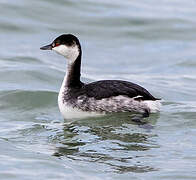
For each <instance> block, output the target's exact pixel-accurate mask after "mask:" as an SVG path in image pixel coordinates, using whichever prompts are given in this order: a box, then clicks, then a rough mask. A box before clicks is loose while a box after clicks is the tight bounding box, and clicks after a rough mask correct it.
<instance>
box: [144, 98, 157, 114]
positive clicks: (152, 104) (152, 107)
mask: <svg viewBox="0 0 196 180" xmlns="http://www.w3.org/2000/svg"><path fill="white" fill-rule="evenodd" d="M144 103H145V104H146V105H147V106H148V108H149V109H150V112H151V113H156V112H159V111H160V108H161V103H160V101H159V100H157V101H150V100H146V101H144Z"/></svg>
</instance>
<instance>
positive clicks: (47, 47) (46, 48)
mask: <svg viewBox="0 0 196 180" xmlns="http://www.w3.org/2000/svg"><path fill="white" fill-rule="evenodd" d="M40 49H41V50H52V44H49V45H46V46H43V47H40Z"/></svg>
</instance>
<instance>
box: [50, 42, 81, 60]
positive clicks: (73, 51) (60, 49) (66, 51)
mask: <svg viewBox="0 0 196 180" xmlns="http://www.w3.org/2000/svg"><path fill="white" fill-rule="evenodd" d="M52 50H54V51H55V52H57V53H58V54H61V55H63V56H64V57H65V58H66V59H67V60H68V64H72V63H73V62H74V61H75V60H76V59H77V57H78V56H79V54H80V50H79V49H78V46H77V45H76V44H75V45H73V46H66V45H59V46H56V47H54V48H52Z"/></svg>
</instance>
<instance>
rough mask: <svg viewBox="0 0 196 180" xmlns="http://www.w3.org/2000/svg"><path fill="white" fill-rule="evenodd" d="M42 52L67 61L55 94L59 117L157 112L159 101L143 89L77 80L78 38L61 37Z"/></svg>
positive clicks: (78, 66)
mask: <svg viewBox="0 0 196 180" xmlns="http://www.w3.org/2000/svg"><path fill="white" fill-rule="evenodd" d="M40 49H42V50H54V51H56V52H57V53H59V54H61V55H63V56H64V57H65V58H66V59H67V71H66V76H65V78H64V80H63V83H62V86H61V89H60V92H59V95H58V105H59V109H60V112H61V114H62V115H63V117H64V118H65V119H67V118H82V117H86V116H89V115H93V116H94V115H97V114H105V113H112V112H137V113H141V114H143V116H145V117H147V116H149V113H151V112H158V111H159V108H160V102H159V100H160V99H158V98H155V97H153V96H152V95H151V94H150V93H149V92H148V91H147V90H146V89H144V88H143V87H141V86H139V85H137V84H134V83H131V82H127V81H121V80H102V81H96V82H93V83H89V84H85V83H83V82H81V81H80V66H81V56H82V49H81V45H80V42H79V40H78V38H77V37H76V36H74V35H72V34H63V35H61V36H59V37H57V38H56V39H55V40H54V41H53V42H52V43H51V44H49V45H47V46H43V47H41V48H40Z"/></svg>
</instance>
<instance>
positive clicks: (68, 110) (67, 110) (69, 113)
mask: <svg viewBox="0 0 196 180" xmlns="http://www.w3.org/2000/svg"><path fill="white" fill-rule="evenodd" d="M65 83H66V76H65V78H64V80H63V83H62V85H61V89H60V91H59V95H58V106H59V110H60V112H61V114H62V116H63V118H64V119H82V118H87V117H93V116H100V115H104V114H100V113H96V112H85V111H82V110H79V109H77V108H72V107H71V106H68V105H67V104H66V102H64V103H63V92H64V88H65Z"/></svg>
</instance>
